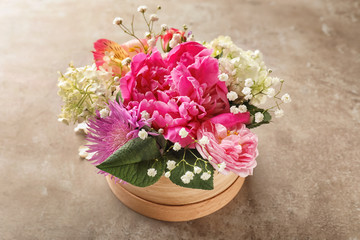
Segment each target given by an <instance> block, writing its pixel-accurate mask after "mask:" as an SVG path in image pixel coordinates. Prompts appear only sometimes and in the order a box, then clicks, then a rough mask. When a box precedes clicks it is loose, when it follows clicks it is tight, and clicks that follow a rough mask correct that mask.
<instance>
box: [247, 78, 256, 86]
mask: <svg viewBox="0 0 360 240" xmlns="http://www.w3.org/2000/svg"><path fill="white" fill-rule="evenodd" d="M252 85H254V81H253V80H252V79H251V78H247V79H245V87H251V86H252Z"/></svg>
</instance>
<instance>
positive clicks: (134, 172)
mask: <svg viewBox="0 0 360 240" xmlns="http://www.w3.org/2000/svg"><path fill="white" fill-rule="evenodd" d="M96 167H97V168H98V169H100V170H103V171H105V172H107V173H110V174H111V175H113V176H115V177H118V178H120V179H122V180H124V181H126V182H128V183H130V184H132V185H135V186H139V187H146V186H149V185H151V184H154V183H155V182H157V181H158V180H159V178H160V177H161V175H162V173H163V171H164V168H165V165H164V159H163V158H162V156H161V153H160V151H159V148H158V146H157V143H156V140H155V139H154V138H153V137H148V138H146V139H145V140H142V139H140V138H134V139H132V140H130V141H128V142H127V143H126V144H124V145H123V146H122V147H121V148H119V149H118V150H117V151H116V152H115V153H114V154H112V155H111V156H110V157H109V158H108V159H106V160H105V161H104V162H103V163H101V164H99V165H97V166H96ZM149 168H155V169H156V171H157V174H156V176H155V177H150V176H149V175H147V170H148V169H149Z"/></svg>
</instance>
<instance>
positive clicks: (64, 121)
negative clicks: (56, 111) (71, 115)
mask: <svg viewBox="0 0 360 240" xmlns="http://www.w3.org/2000/svg"><path fill="white" fill-rule="evenodd" d="M58 121H59V122H62V123H65V124H66V125H69V121H68V120H67V119H65V118H58Z"/></svg>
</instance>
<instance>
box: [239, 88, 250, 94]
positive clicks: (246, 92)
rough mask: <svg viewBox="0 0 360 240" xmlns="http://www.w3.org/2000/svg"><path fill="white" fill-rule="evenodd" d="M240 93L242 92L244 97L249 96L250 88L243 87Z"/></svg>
mask: <svg viewBox="0 0 360 240" xmlns="http://www.w3.org/2000/svg"><path fill="white" fill-rule="evenodd" d="M241 92H242V93H243V94H244V95H250V94H251V88H249V87H244V88H243V90H241Z"/></svg>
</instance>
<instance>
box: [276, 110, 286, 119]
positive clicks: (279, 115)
mask: <svg viewBox="0 0 360 240" xmlns="http://www.w3.org/2000/svg"><path fill="white" fill-rule="evenodd" d="M274 114H275V117H276V118H281V117H282V116H284V110H282V109H277V110H276V111H275V112H274Z"/></svg>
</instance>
